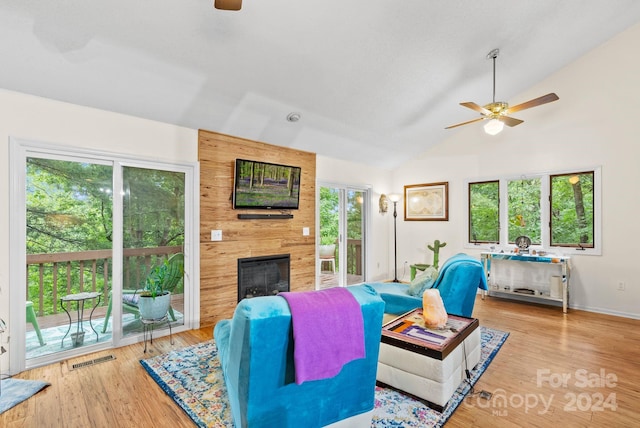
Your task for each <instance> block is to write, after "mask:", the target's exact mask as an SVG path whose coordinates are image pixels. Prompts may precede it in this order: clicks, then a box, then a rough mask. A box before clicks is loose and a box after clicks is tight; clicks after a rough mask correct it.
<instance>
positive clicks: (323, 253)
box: [318, 244, 336, 258]
mask: <svg viewBox="0 0 640 428" xmlns="http://www.w3.org/2000/svg"><path fill="white" fill-rule="evenodd" d="M318 254H319V256H320V258H325V257H333V256H335V254H336V244H329V245H320V248H319V249H318Z"/></svg>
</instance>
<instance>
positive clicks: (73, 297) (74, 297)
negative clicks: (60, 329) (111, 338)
mask: <svg viewBox="0 0 640 428" xmlns="http://www.w3.org/2000/svg"><path fill="white" fill-rule="evenodd" d="M96 297H97V298H98V300H97V301H96V304H95V305H94V306H93V309H92V310H91V313H90V314H89V326H90V327H91V330H93V332H94V333H95V334H96V342H97V341H98V332H97V331H96V329H95V328H93V324H92V322H91V317H93V311H95V310H96V308H97V307H98V305H99V304H100V297H101V294H100V293H98V292H96V291H94V292H85V293H77V294H68V295H66V296H64V297H62V298H61V299H60V306H61V307H62V309H64V311H65V312H66V313H67V316H68V317H69V328H68V329H67V332H66V333H65V334H64V337H63V338H62V343H60V347H63V346H64V339H65V338H66V337H67V335H68V334H69V332H70V331H71V325H72V324H73V322H72V321H71V314H70V313H69V311H68V310H67V308H65V307H64V303H65V302H76V309H77V310H78V322H77V323H76V340H74V341H73V346H79V345H81V344H82V342H83V341H84V328H83V325H82V322H83V319H84V302H85V300H91V299H95V298H96ZM81 333H82V334H81ZM72 336H73V333H72ZM81 337H82V339H81ZM72 338H73V337H72Z"/></svg>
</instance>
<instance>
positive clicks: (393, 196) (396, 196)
mask: <svg viewBox="0 0 640 428" xmlns="http://www.w3.org/2000/svg"><path fill="white" fill-rule="evenodd" d="M387 197H388V198H389V200H390V201H391V202H398V201H399V200H400V199H402V195H400V194H399V193H389V195H388V196H387Z"/></svg>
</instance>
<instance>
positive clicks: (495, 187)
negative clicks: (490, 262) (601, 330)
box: [469, 181, 500, 243]
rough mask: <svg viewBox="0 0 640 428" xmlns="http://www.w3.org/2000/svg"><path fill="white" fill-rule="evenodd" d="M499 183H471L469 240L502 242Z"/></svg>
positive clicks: (474, 241) (475, 241)
mask: <svg viewBox="0 0 640 428" xmlns="http://www.w3.org/2000/svg"><path fill="white" fill-rule="evenodd" d="M499 184H500V182H499V181H486V182H482V183H469V242H473V243H479V242H487V243H497V242H500V211H499V207H500V186H499Z"/></svg>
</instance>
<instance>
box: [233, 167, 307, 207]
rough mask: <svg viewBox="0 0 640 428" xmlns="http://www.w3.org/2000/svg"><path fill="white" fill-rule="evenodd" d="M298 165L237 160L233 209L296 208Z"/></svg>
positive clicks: (298, 182) (298, 180) (298, 193)
mask: <svg viewBox="0 0 640 428" xmlns="http://www.w3.org/2000/svg"><path fill="white" fill-rule="evenodd" d="M299 200H300V167H295V166H288V165H278V164H273V163H267V162H257V161H252V160H245V159H236V173H235V183H234V188H233V208H254V209H282V210H289V209H298V204H299Z"/></svg>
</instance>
